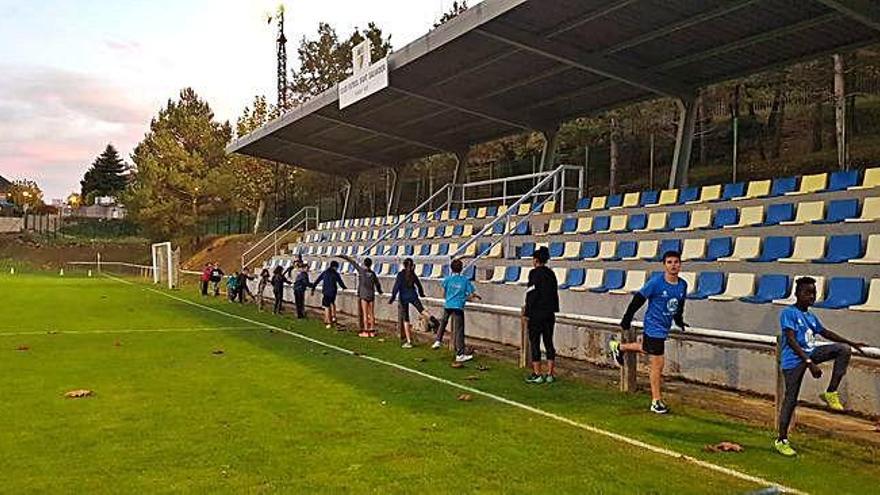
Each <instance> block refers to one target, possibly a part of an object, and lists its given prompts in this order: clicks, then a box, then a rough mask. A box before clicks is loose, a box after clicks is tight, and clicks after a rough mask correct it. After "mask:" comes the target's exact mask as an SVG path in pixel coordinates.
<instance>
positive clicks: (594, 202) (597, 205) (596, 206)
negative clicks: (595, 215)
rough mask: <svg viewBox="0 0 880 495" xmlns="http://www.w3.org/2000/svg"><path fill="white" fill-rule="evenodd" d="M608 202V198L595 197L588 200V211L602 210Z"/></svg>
mask: <svg viewBox="0 0 880 495" xmlns="http://www.w3.org/2000/svg"><path fill="white" fill-rule="evenodd" d="M607 202H608V196H596V197H595V198H593V199H591V200H590V210H604V209H605V204H606V203H607Z"/></svg>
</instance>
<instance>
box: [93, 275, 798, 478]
mask: <svg viewBox="0 0 880 495" xmlns="http://www.w3.org/2000/svg"><path fill="white" fill-rule="evenodd" d="M104 275H105V276H106V277H109V278H111V279H113V280H116V281H119V282H122V283H126V284H129V285H136V284H134V283H132V282H130V281H128V280H123V279H120V278H117V277H114V276H112V275H107V274H104ZM143 289H144V290H147V291H150V292H154V293H156V294H159V295H162V296H165V297H167V298H169V299H174V300H175V301H179V302H182V303H184V304H187V305H190V306H194V307H197V308H201V309H204V310H206V311H211V312H213V313H217V314H221V315H225V316H227V317H229V318H234V319H236V320H241V321H245V322H248V323H251V324H253V325H256V326H258V327H262V328H267V329H271V330H275V331H278V332H281V333H284V334H287V335H290V336H291V337H296V338H298V339H301V340H305V341H307V342H311V343H313V344H316V345H319V346H322V347H326V348H328V349H333V350H335V351H338V352H340V353H342V354H348V355H350V356H356V357H359V358H362V359H365V360H367V361H371V362H374V363H377V364H381V365H384V366H388V367H391V368H396V369H398V370H401V371H405V372H407V373H411V374H413V375H417V376H420V377H422V378H426V379H428V380H432V381H435V382H437V383H442V384H444V385H448V386H450V387H453V388H457V389H459V390H464V391H466V392H470V393H472V394H476V395H481V396H483V397H486V398H489V399H492V400H495V401H497V402H501V403H502V404H507V405H509V406H512V407H516V408H518V409H522V410H524V411H528V412H530V413H533V414H537V415H539V416H544V417H545V418H549V419H553V420H556V421H559V422H560V423H565V424H567V425H569V426H573V427H575V428H578V429H581V430H584V431H588V432H590V433H595V434H597V435H602V436H605V437H608V438H611V439H613V440H616V441H618V442H621V443H625V444H628V445H632V446H634V447H639V448H642V449H645V450H648V451H650V452H653V453H655V454H660V455H664V456H667V457H671V458H673V459H679V460H682V461H686V462H689V463H691V464H694V465H696V466H700V467H702V468H705V469H708V470H710V471H715V472H717V473H721V474H725V475H728V476H731V477H733V478H738V479H741V480H744V481H749V482H752V483H755V484H756V485H760V486H762V487H774V488H777V489H779V490H781V491H783V492H785V493H794V494H797V495H807V492H804V491H801V490H798V489H796V488H792V487H789V486H786V485H781V484H779V483H774V482H772V481H769V480H766V479H764V478H761V477H759V476H753V475H751V474H748V473H744V472H742V471H737V470H736V469H733V468H729V467H725V466H719V465H717V464H713V463H711V462H708V461H703V460H701V459H697V458H696V457H691V456H689V455H686V454H682V453H681V452H676V451H674V450H671V449H667V448H663V447H658V446H656V445H652V444H650V443H647V442H643V441H641V440H637V439H635V438H630V437H627V436H625V435H621V434H619V433H614V432H612V431H608V430H604V429H602V428H598V427H596V426H590V425H588V424H584V423H579V422H577V421H575V420H573V419H569V418H566V417H565V416H560V415H558V414H555V413H552V412H549V411H545V410H543V409H539V408H537V407H533V406H530V405H528V404H524V403H522V402H517V401H515V400H512V399H508V398H506V397H502V396H500V395H495V394H493V393H490V392H485V391H483V390H480V389H477V388H473V387H470V386H467V385H462V384H460V383H456V382H453V381H450V380H447V379H445V378H440V377H438V376H434V375H431V374H428V373H425V372H423V371H419V370H416V369H413V368H408V367H406V366H403V365H400V364H397V363H393V362H391V361H385V360H384V359H379V358H376V357H372V356H367V355H364V354H360V353H356V352H355V351H352V350H350V349H346V348H344V347H339V346H337V345H334V344H328V343H327V342H323V341H321V340H317V339H314V338H312V337H309V336H307V335H303V334H301V333H297V332H294V331H292V330H287V329H285V328H281V327H277V326H275V325H271V324H269V323H263V322H261V321H257V320H252V319H250V318H247V317H245V316H240V315H237V314H234V313H227V312H226V311H223V310H221V309H217V308H212V307H211V306H206V305H204V304H201V303H198V302H195V301H190V300H189V299H184V298H182V297H178V296H175V295H173V294H168V293H166V292H162V291H159V290H156V289H153V288H152V287H143Z"/></svg>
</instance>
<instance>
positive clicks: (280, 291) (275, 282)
mask: <svg viewBox="0 0 880 495" xmlns="http://www.w3.org/2000/svg"><path fill="white" fill-rule="evenodd" d="M290 283H291V282H290V280H288V279H287V277H285V276H284V273H283V271H282V269H281V267H280V266H276V267H275V270H274V271H273V275H272V293H273V295H274V296H275V306H274V307H273V308H272V312H273V313H275V314H276V315H277V314H281V305H282V304H283V303H284V284H290Z"/></svg>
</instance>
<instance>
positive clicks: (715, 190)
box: [687, 184, 721, 205]
mask: <svg viewBox="0 0 880 495" xmlns="http://www.w3.org/2000/svg"><path fill="white" fill-rule="evenodd" d="M718 199H721V184H715V185H712V186H703V187H702V188H701V189H700V197H699V198H697V199H695V200H693V201H688V202H687V204H689V205H690V204H695V203H706V202H709V201H715V200H718Z"/></svg>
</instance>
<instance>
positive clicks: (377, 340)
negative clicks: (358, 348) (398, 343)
mask: <svg viewBox="0 0 880 495" xmlns="http://www.w3.org/2000/svg"><path fill="white" fill-rule="evenodd" d="M376 342H385V339H383V338H378V339H376Z"/></svg>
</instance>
